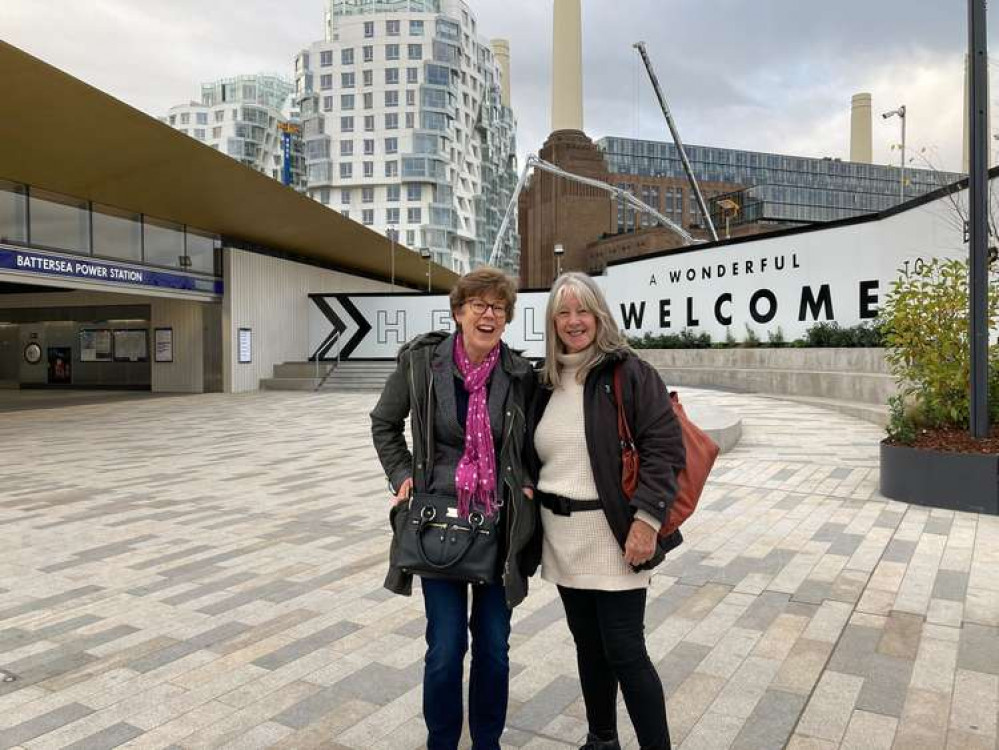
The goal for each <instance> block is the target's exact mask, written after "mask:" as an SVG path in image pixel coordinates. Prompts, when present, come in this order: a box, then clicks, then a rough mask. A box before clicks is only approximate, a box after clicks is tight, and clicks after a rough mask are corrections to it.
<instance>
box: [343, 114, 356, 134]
mask: <svg viewBox="0 0 999 750" xmlns="http://www.w3.org/2000/svg"><path fill="white" fill-rule="evenodd" d="M340 130H341V131H342V132H344V133H353V132H354V118H353V117H341V118H340Z"/></svg>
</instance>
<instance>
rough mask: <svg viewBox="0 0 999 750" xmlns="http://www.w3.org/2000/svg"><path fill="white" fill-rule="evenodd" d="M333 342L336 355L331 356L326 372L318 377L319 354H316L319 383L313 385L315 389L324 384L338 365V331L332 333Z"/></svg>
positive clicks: (317, 373) (317, 374)
mask: <svg viewBox="0 0 999 750" xmlns="http://www.w3.org/2000/svg"><path fill="white" fill-rule="evenodd" d="M333 343H334V344H336V356H335V357H334V358H333V364H331V365H330V366H329V368H327V370H326V373H325V374H324V375H323V376H322V378H320V377H319V355H318V354H317V355H316V379H317V380H319V384H318V385H317V386H316V387H315V391H318V390H320V389H321V388H322V387H323V386H324V385H326V381H327V380H329V379H330V375H332V374H333V371H334V370H336V368H337V367H339V366H340V349H341V347H340V331H337V332H336V333H335V334H334V335H333ZM315 391H313V392H315Z"/></svg>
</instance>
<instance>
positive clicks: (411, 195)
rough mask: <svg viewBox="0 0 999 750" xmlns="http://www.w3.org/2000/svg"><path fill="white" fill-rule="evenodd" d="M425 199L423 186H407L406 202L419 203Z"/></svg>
mask: <svg viewBox="0 0 999 750" xmlns="http://www.w3.org/2000/svg"><path fill="white" fill-rule="evenodd" d="M422 198H423V185H419V184H416V183H410V184H409V185H406V200H408V201H418V200H420V199H422Z"/></svg>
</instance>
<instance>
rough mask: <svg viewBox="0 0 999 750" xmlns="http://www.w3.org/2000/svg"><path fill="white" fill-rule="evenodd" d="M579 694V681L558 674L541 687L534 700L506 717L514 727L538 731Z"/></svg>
mask: <svg viewBox="0 0 999 750" xmlns="http://www.w3.org/2000/svg"><path fill="white" fill-rule="evenodd" d="M579 696H580V692H579V682H578V681H576V680H574V679H570V678H568V677H563V676H561V675H560V676H558V677H556V678H555V679H554V680H552V681H551V682H550V683H549V684H548V685H546V686H545V687H544V688H542V689H541V690H540V691H539V692H538V694H537V695H536V696H535V698H534V700H532V701H531V702H530V703H527V704H525V705H524V706H523V707H522V708H521V709H520V710H519V711H517V712H516V713H514V714H513V715H512V716H510V717H509V718H508V722H509V724H510V726H512V727H514V728H515V729H521V730H529V731H538V730H539V729H541V728H542V727H543V726H545V725H546V724H548V723H549V722H550V721H551V720H552V719H554V718H555V717H556V716H557V715H558V714H560V713H562V711H564V710H565V708H566V707H567V706H568V705H569V704H570V703H572V702H573V701H574V700H576V699H578V698H579Z"/></svg>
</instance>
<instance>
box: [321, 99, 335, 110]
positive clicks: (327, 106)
mask: <svg viewBox="0 0 999 750" xmlns="http://www.w3.org/2000/svg"><path fill="white" fill-rule="evenodd" d="M332 111H333V97H332V96H324V97H323V112H332Z"/></svg>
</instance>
